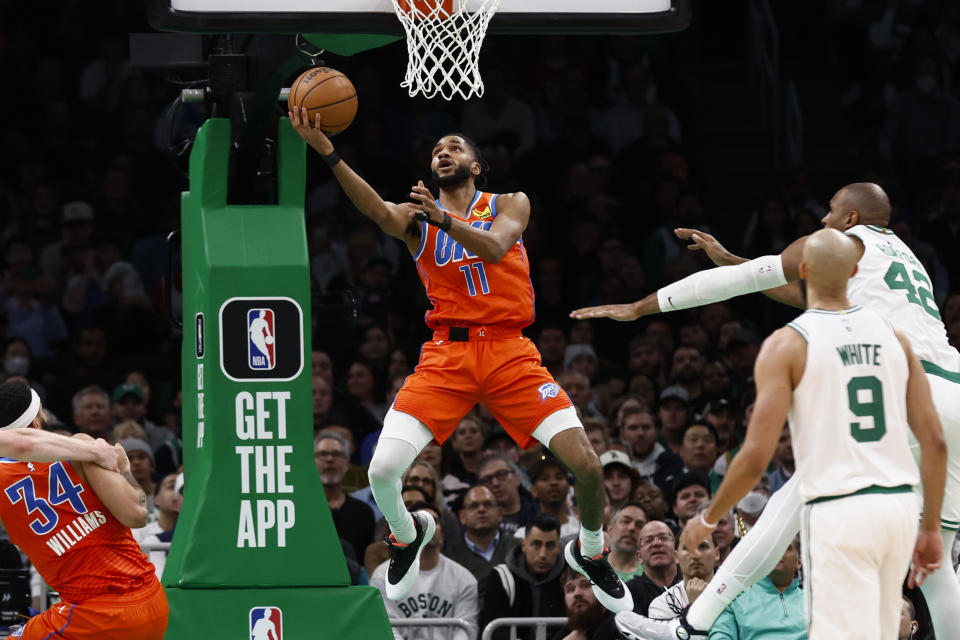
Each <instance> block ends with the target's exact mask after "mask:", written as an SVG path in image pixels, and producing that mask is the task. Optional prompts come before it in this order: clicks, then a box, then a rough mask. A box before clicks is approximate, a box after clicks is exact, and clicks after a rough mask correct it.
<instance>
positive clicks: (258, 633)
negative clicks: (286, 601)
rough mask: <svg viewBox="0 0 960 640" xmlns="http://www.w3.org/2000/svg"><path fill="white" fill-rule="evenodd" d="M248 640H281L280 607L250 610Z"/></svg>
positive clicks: (281, 615)
mask: <svg viewBox="0 0 960 640" xmlns="http://www.w3.org/2000/svg"><path fill="white" fill-rule="evenodd" d="M250 640H283V612H282V611H280V607H254V608H253V609H250Z"/></svg>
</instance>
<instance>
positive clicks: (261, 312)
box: [247, 309, 277, 370]
mask: <svg viewBox="0 0 960 640" xmlns="http://www.w3.org/2000/svg"><path fill="white" fill-rule="evenodd" d="M275 342H276V335H275V334H274V316H273V309H250V310H249V311H247V362H248V364H249V366H250V368H251V369H260V370H268V369H273V368H274V367H275V366H277V361H276V344H275Z"/></svg>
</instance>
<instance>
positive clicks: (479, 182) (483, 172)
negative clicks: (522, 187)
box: [434, 131, 490, 189]
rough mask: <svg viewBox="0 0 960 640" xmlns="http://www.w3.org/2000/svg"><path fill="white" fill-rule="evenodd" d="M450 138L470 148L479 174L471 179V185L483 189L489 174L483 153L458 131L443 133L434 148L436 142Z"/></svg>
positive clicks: (488, 166)
mask: <svg viewBox="0 0 960 640" xmlns="http://www.w3.org/2000/svg"><path fill="white" fill-rule="evenodd" d="M451 136H456V137H458V138H460V139H462V140H463V142H464V144H466V145H467V146H468V147H470V152H471V153H472V154H473V159H474V161H475V162H476V163H477V164H479V165H480V173H478V174H477V175H475V176H474V177H473V185H474V186H475V187H476V188H477V189H483V188H484V187H486V186H487V177H488V176H489V174H490V163H488V162H487V159H486V158H484V157H483V152H482V151H480V147H479V146H477V143H476V142H474V141H473V140H472V139H471V138H468V137H467V136H465V135H463V134H462V133H460V132H459V131H454V132H452V133H445V134H443V135H442V136H440V137H439V138H437V141H436V142H434V146H436V144H437V142H440V140H442V139H443V138H449V137H451Z"/></svg>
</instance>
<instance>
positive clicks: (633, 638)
mask: <svg viewBox="0 0 960 640" xmlns="http://www.w3.org/2000/svg"><path fill="white" fill-rule="evenodd" d="M619 617H620V616H615V617H614V619H613V621H614V623H615V624H616V625H617V631H619V632H620V635H622V636H623V637H624V638H626V639H627V640H644V639H643V638H641V637H640V636H638V635H637V634H635V633H634V632H633V631H631V630H630V629H628V628H627V627H626V626H624V625H622V624H620V620H619Z"/></svg>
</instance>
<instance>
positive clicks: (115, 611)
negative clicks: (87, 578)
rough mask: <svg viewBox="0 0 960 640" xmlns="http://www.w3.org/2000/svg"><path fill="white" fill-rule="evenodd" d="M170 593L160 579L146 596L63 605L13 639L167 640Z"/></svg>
mask: <svg viewBox="0 0 960 640" xmlns="http://www.w3.org/2000/svg"><path fill="white" fill-rule="evenodd" d="M168 613H169V609H168V607H167V594H166V593H165V592H164V590H163V587H162V586H161V585H160V582H159V581H158V580H156V579H154V580H153V584H151V585H150V586H148V587H146V588H145V589H144V593H140V592H137V593H135V594H130V595H125V596H122V597H121V596H116V595H112V594H111V595H103V596H97V597H94V598H90V599H89V600H84V601H83V602H80V603H77V604H72V603H70V602H60V603H59V604H55V605H53V606H52V607H50V608H49V609H47V610H46V611H44V612H43V613H40V614H38V615H35V616H34V617H32V618H30V620H29V621H28V622H27V624H26V626H24V628H23V629H22V631H21V632H20V635H16V633H15V634H14V635H13V636H11V637H13V638H24V639H25V640H46V639H47V638H49V639H50V640H61V639H62V640H94V639H97V640H101V639H102V638H114V639H115V640H163V636H164V634H165V633H166V631H167V615H168Z"/></svg>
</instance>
